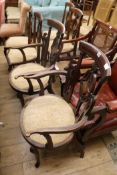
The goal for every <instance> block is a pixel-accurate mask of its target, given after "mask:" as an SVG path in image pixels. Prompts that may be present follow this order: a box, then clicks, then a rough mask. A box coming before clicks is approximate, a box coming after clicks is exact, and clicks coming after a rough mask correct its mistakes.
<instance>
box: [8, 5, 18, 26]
mask: <svg viewBox="0 0 117 175" xmlns="http://www.w3.org/2000/svg"><path fill="white" fill-rule="evenodd" d="M6 14H7V21H8V22H11V23H14V22H17V23H18V22H19V19H20V8H18V7H7V8H6Z"/></svg>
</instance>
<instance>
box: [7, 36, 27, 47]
mask: <svg viewBox="0 0 117 175" xmlns="http://www.w3.org/2000/svg"><path fill="white" fill-rule="evenodd" d="M27 44H28V36H13V37H10V38H8V39H7V40H6V42H5V46H6V47H20V46H23V45H27Z"/></svg>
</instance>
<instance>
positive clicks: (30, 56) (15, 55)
mask: <svg viewBox="0 0 117 175" xmlns="http://www.w3.org/2000/svg"><path fill="white" fill-rule="evenodd" d="M32 15H34V21H32ZM42 20H43V17H42V15H41V13H39V12H35V13H34V14H32V12H30V13H29V25H28V27H29V29H28V36H13V37H9V38H8V39H7V40H6V42H5V46H4V54H5V57H6V60H7V63H8V70H9V71H10V70H11V69H12V68H13V67H15V66H17V65H20V64H24V63H27V62H35V61H36V62H40V59H41V58H40V47H41V46H42Z"/></svg>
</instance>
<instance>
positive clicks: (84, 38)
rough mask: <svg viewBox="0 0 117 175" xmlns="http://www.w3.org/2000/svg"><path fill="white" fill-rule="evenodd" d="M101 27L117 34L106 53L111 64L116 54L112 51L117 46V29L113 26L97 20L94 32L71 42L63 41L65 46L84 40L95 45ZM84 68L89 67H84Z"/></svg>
mask: <svg viewBox="0 0 117 175" xmlns="http://www.w3.org/2000/svg"><path fill="white" fill-rule="evenodd" d="M100 26H101V28H103V29H104V30H105V31H108V33H116V35H115V37H114V39H113V42H112V44H111V45H110V47H109V48H108V51H107V52H106V53H105V54H106V55H107V56H108V58H109V61H110V62H111V61H113V58H114V54H113V53H115V51H114V52H113V51H112V50H113V48H114V46H115V45H116V41H117V29H116V28H114V27H112V26H110V25H109V24H106V23H104V22H102V21H99V20H97V21H96V23H95V24H94V26H93V28H92V30H91V31H90V32H89V33H88V34H87V35H84V36H81V37H78V38H75V39H71V40H63V44H68V43H74V42H79V41H82V40H85V41H87V42H89V43H91V44H93V40H94V38H95V36H96V34H95V32H96V30H97V29H98V27H100ZM110 51H111V52H110ZM109 54H110V55H109ZM111 54H112V55H111ZM112 56H113V57H112ZM73 58H74V57H73ZM76 58H77V56H76ZM71 59H72V56H71ZM84 67H87V65H84Z"/></svg>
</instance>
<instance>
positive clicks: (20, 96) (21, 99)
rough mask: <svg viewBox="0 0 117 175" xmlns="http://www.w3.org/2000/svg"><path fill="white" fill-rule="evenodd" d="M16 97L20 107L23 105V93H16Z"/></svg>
mask: <svg viewBox="0 0 117 175" xmlns="http://www.w3.org/2000/svg"><path fill="white" fill-rule="evenodd" d="M17 98H19V100H20V102H21V105H22V107H23V106H24V105H25V102H24V97H23V94H21V93H17Z"/></svg>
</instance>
